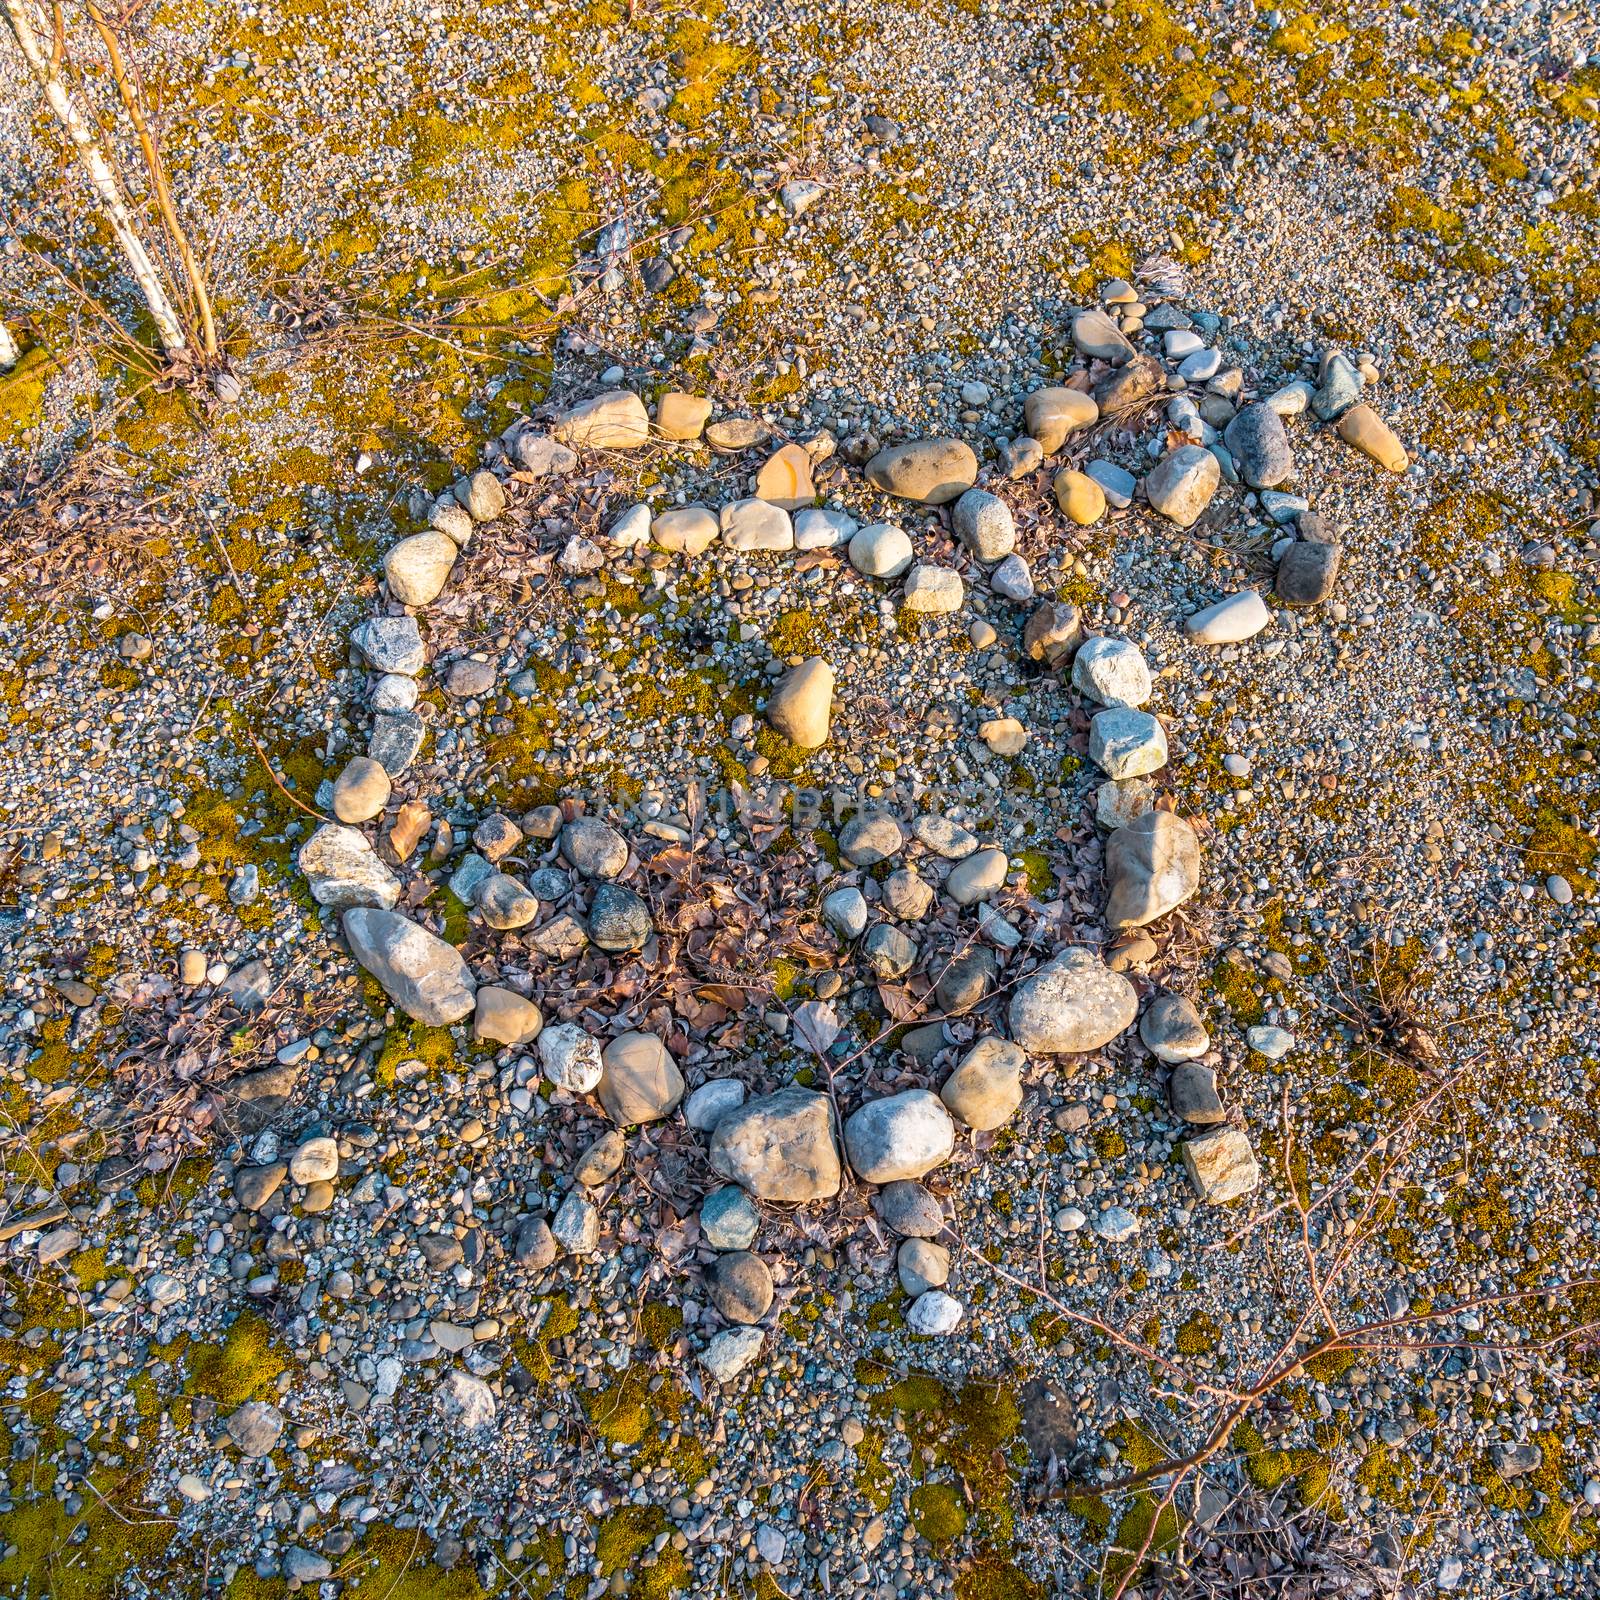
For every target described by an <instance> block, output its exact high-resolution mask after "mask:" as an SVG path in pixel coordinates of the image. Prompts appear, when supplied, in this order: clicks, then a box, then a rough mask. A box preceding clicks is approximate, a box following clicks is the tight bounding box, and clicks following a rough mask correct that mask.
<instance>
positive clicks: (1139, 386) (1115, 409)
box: [1094, 356, 1167, 417]
mask: <svg viewBox="0 0 1600 1600" xmlns="http://www.w3.org/2000/svg"><path fill="white" fill-rule="evenodd" d="M1166 380H1167V375H1166V373H1165V372H1163V371H1162V370H1161V363H1160V362H1158V361H1156V360H1154V359H1152V358H1151V357H1150V356H1135V357H1134V358H1133V359H1132V360H1131V361H1129V362H1128V363H1126V365H1124V366H1121V367H1119V368H1117V370H1116V371H1114V372H1113V373H1111V375H1110V376H1109V377H1107V378H1104V379H1102V380H1101V381H1100V382H1099V383H1098V384H1096V385H1095V391H1094V397H1095V399H1096V400H1097V401H1098V402H1099V405H1100V415H1101V416H1102V417H1111V416H1116V415H1117V414H1118V413H1119V412H1124V411H1129V410H1131V409H1132V408H1133V407H1135V406H1137V405H1140V404H1142V403H1143V402H1144V401H1146V400H1149V399H1150V398H1152V397H1153V396H1155V395H1157V394H1159V393H1160V392H1161V390H1162V387H1163V386H1164V384H1165V383H1166Z"/></svg>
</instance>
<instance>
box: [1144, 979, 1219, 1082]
mask: <svg viewBox="0 0 1600 1600" xmlns="http://www.w3.org/2000/svg"><path fill="white" fill-rule="evenodd" d="M1139 1037H1140V1038H1141V1039H1142V1040H1144V1044H1145V1048H1146V1049H1147V1050H1148V1051H1149V1052H1150V1053H1151V1055H1153V1056H1154V1057H1155V1058H1156V1060H1157V1061H1165V1062H1167V1063H1168V1064H1169V1065H1171V1064H1174V1063H1177V1062H1180V1061H1194V1060H1197V1059H1198V1058H1199V1057H1201V1056H1203V1055H1204V1054H1205V1053H1206V1051H1207V1050H1209V1049H1210V1048H1211V1035H1210V1034H1209V1033H1207V1032H1206V1025H1205V1023H1204V1022H1202V1021H1201V1020H1200V1013H1199V1012H1198V1011H1197V1010H1196V1009H1195V1007H1194V1003H1193V1002H1192V1001H1190V1000H1188V999H1186V998H1185V997H1184V996H1183V995H1181V994H1173V993H1172V992H1171V991H1170V990H1163V991H1162V992H1161V993H1160V994H1158V995H1156V996H1155V997H1154V998H1153V999H1152V1000H1151V1002H1150V1004H1149V1005H1147V1006H1146V1007H1145V1009H1144V1015H1143V1016H1142V1017H1140V1018H1139Z"/></svg>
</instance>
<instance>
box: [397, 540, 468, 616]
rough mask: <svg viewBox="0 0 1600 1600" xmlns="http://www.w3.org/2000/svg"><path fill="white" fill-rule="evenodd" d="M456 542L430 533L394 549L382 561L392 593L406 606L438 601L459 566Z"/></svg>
mask: <svg viewBox="0 0 1600 1600" xmlns="http://www.w3.org/2000/svg"><path fill="white" fill-rule="evenodd" d="M456 555H457V550H456V544H455V541H454V540H453V539H451V538H449V537H448V536H447V535H445V534H442V533H436V532H434V531H432V530H431V529H430V530H429V531H428V532H427V533H414V534H412V535H411V536H410V537H409V538H406V539H402V540H401V541H400V542H399V543H398V544H396V545H393V546H392V547H391V548H390V550H389V552H388V554H387V555H385V556H384V558H383V574H384V576H385V577H386V578H387V579H388V580H389V593H390V594H392V595H393V596H394V598H395V599H396V600H398V601H399V602H400V604H401V605H403V606H425V605H428V604H430V603H431V602H432V601H434V600H436V599H438V597H439V592H440V591H441V590H442V589H443V588H444V586H445V582H446V580H447V579H448V578H449V576H450V569H451V568H452V567H453V566H454V565H455V564H456Z"/></svg>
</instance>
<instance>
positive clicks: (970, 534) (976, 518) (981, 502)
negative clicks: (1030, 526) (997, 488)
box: [951, 489, 1017, 561]
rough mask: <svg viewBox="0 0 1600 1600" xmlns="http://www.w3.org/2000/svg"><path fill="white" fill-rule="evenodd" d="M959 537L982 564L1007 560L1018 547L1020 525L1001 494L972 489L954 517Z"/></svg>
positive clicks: (962, 499)
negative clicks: (983, 562)
mask: <svg viewBox="0 0 1600 1600" xmlns="http://www.w3.org/2000/svg"><path fill="white" fill-rule="evenodd" d="M951 521H952V523H953V524H954V526H955V530H956V537H957V538H958V539H959V540H960V541H961V542H962V544H964V545H965V546H966V547H967V549H968V550H970V551H971V552H972V554H973V555H974V556H976V557H977V558H978V560H979V561H1003V560H1004V559H1005V558H1006V557H1007V556H1008V555H1010V554H1011V552H1012V551H1013V550H1014V549H1015V548H1016V543H1017V524H1016V519H1015V518H1013V517H1012V515H1011V507H1010V506H1008V505H1007V504H1006V503H1005V501H1004V500H1002V499H1001V498H1000V497H999V495H994V494H990V493H989V491H988V490H987V489H968V490H967V492H966V493H965V494H964V495H962V497H961V498H960V499H959V500H957V501H956V506H955V511H954V513H953V514H952V516H951Z"/></svg>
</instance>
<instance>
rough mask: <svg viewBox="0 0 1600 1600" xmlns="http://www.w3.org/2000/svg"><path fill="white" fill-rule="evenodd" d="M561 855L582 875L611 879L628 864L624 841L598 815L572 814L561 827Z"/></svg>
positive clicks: (626, 845)
mask: <svg viewBox="0 0 1600 1600" xmlns="http://www.w3.org/2000/svg"><path fill="white" fill-rule="evenodd" d="M561 854H562V857H563V859H565V860H566V862H567V863H568V864H569V865H570V866H571V867H572V868H573V870H574V871H576V872H578V873H579V874H580V875H581V876H583V877H585V878H614V877H616V876H617V874H618V873H620V872H621V871H622V869H623V868H624V867H626V866H627V864H628V841H627V840H626V839H624V838H623V837H622V835H621V834H620V833H618V832H617V830H616V829H615V828H613V827H612V826H611V824H610V823H608V822H602V821H601V820H600V819H599V818H598V817H574V818H573V819H572V821H571V822H569V823H568V824H567V825H566V826H565V827H564V828H563V829H562V830H561Z"/></svg>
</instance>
